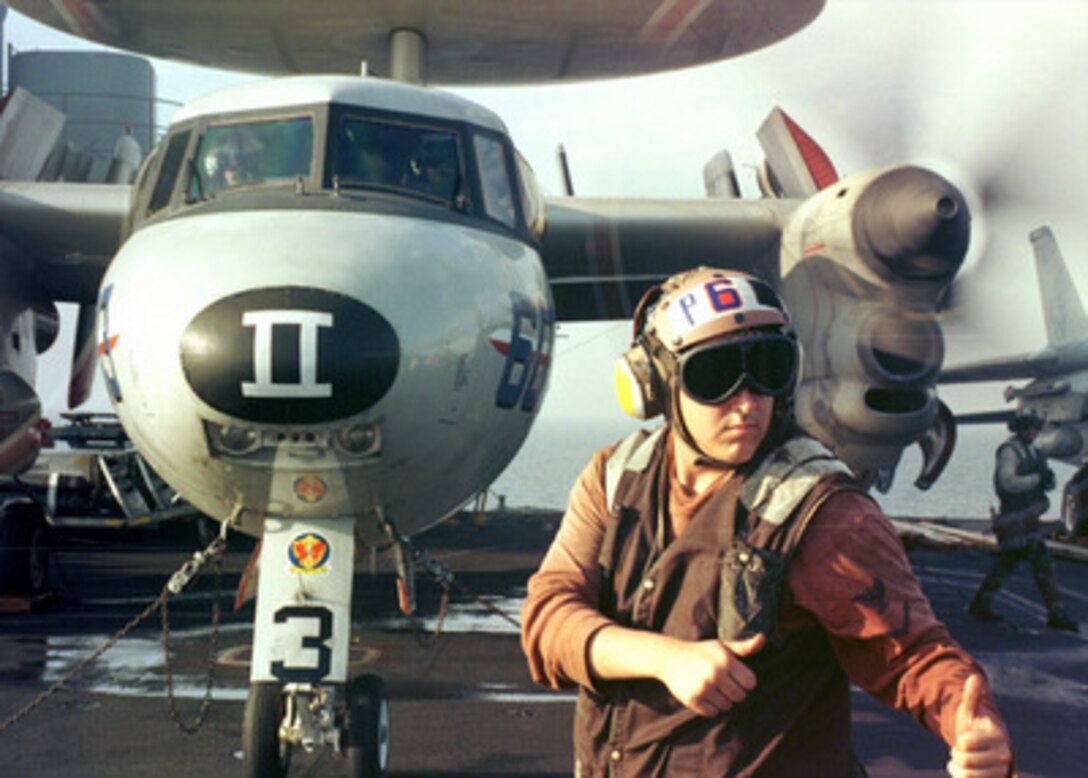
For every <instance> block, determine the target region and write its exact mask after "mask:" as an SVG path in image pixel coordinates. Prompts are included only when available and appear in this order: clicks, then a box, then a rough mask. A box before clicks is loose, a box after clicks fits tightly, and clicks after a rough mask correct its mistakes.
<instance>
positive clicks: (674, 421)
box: [665, 378, 736, 470]
mask: <svg viewBox="0 0 1088 778" xmlns="http://www.w3.org/2000/svg"><path fill="white" fill-rule="evenodd" d="M669 384H670V386H669V393H668V404H667V405H666V408H665V418H666V419H668V421H669V426H670V427H671V428H672V429H673V431H674V432H676V434H677V435H679V436H680V439H681V440H682V441H684V443H686V444H687V446H688V448H690V449H691V450H692V451H694V452H695V453H696V454H697V455H698V456H697V457H696V458H695V464H697V465H701V466H703V467H714V468H717V469H719V470H732V469H734V468H735V467H736V465H731V464H729V463H728V462H723V461H722V460H720V459H715V458H714V457H712V456H710V454H708V453H706V452H705V451H704V450H703V449H702V447H701V446H700V445H699V444H698V443H696V442H695V437H694V436H693V435H692V434H691V430H689V429H688V425H687V422H685V421H684V414H683V413H682V412H681V410H680V391H681V390H680V386H679V383H678V382H677V381H676V380H675V379H673V378H670V380H669Z"/></svg>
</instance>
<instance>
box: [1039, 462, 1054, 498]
mask: <svg viewBox="0 0 1088 778" xmlns="http://www.w3.org/2000/svg"><path fill="white" fill-rule="evenodd" d="M1039 475H1040V477H1041V481H1042V486H1043V491H1045V492H1049V491H1050V490H1051V489H1053V488H1054V487H1055V486H1057V485H1058V477H1057V476H1056V475H1054V471H1053V470H1051V469H1050V468H1049V467H1047V468H1044V469H1043V471H1042V472H1041V473H1040V474H1039Z"/></svg>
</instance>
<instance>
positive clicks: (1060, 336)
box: [1031, 226, 1088, 345]
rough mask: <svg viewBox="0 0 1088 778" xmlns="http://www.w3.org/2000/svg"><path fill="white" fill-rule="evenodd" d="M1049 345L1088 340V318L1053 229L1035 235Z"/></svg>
mask: <svg viewBox="0 0 1088 778" xmlns="http://www.w3.org/2000/svg"><path fill="white" fill-rule="evenodd" d="M1031 245H1032V248H1033V249H1034V250H1035V271H1036V273H1037V274H1038V277H1039V296H1040V298H1041V300H1042V303H1043V318H1044V320H1045V321H1046V338H1047V344H1048V345H1055V344H1058V343H1069V342H1072V341H1078V340H1088V316H1086V315H1085V313H1084V306H1083V305H1082V304H1081V300H1080V296H1079V295H1078V294H1077V288H1076V286H1074V285H1073V278H1072V276H1071V275H1070V274H1069V268H1068V266H1067V265H1066V264H1065V259H1064V258H1063V257H1062V252H1061V249H1059V248H1058V242H1057V241H1056V240H1055V239H1054V233H1053V232H1051V230H1050V228H1049V227H1045V226H1044V227H1039V228H1038V229H1035V230H1033V231H1032V233H1031Z"/></svg>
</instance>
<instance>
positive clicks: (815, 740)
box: [575, 431, 863, 778]
mask: <svg viewBox="0 0 1088 778" xmlns="http://www.w3.org/2000/svg"><path fill="white" fill-rule="evenodd" d="M666 446H667V436H666V435H665V434H663V433H662V432H661V431H659V432H658V433H656V434H653V435H649V436H647V434H646V433H636V434H635V435H633V436H632V437H630V438H628V439H627V440H625V441H624V442H623V443H621V444H620V445H619V446H618V447H617V449H616V451H615V452H613V454H612V456H611V457H610V459H609V462H608V463H607V464H606V476H605V481H606V494H607V495H608V500H609V509H610V518H609V523H608V525H607V528H606V531H605V536H604V539H603V541H602V546H601V551H600V555H599V563H600V566H601V570H602V579H601V594H600V603H599V604H600V608H601V611H602V612H603V613H605V614H606V615H608V616H610V617H611V618H613V619H615V620H616V621H617V622H618V623H619V624H621V625H623V626H628V627H634V628H638V629H648V630H653V631H656V632H660V633H663V634H666V635H672V636H674V637H677V638H681V639H684V640H702V639H707V638H715V637H717V638H720V639H722V640H734V639H741V638H744V637H748V636H751V635H754V634H756V633H757V632H761V631H762V632H766V633H767V636H768V641H767V644H766V645H765V646H764V648H763V649H762V650H761V651H760V652H759V653H757V654H756V655H754V656H753V657H750V658H749V659H746V660H745V661H746V662H747V663H748V665H749V666H750V667H751V668H752V669H753V670H754V671H755V673H756V676H757V677H758V679H759V681H758V684H757V686H756V688H755V689H754V690H753V691H752V692H751V693H750V694H749V696H748V698H747V699H746V700H745V701H744V702H743V703H741V704H739V705H737V706H735V707H733V708H732V709H731V710H729V711H727V712H725V713H722V714H719V715H718V716H715V717H712V718H705V717H701V716H699V715H697V714H696V713H694V712H693V711H691V710H689V709H687V708H685V707H684V706H683V705H681V704H680V703H679V702H678V701H677V700H676V699H675V698H674V697H673V696H672V695H671V694H670V693H669V691H668V689H667V688H666V687H665V686H664V684H662V683H660V682H658V681H656V680H636V681H623V682H598V683H597V684H596V688H595V689H582V690H581V692H580V694H579V699H578V704H577V708H576V718H575V768H576V769H575V774H576V776H581V777H582V778H587V777H588V776H606V775H608V776H649V775H666V774H667V775H684V776H688V775H691V776H733V775H752V774H755V773H756V772H758V774H759V775H760V776H779V775H781V776H796V775H800V774H802V773H803V774H804V775H808V776H852V775H858V774H863V773H860V772H859V769H860V768H859V765H858V763H857V760H856V758H855V757H854V754H853V748H852V743H851V734H850V697H849V690H848V684H847V679H846V677H845V675H844V674H843V672H842V670H841V668H840V667H839V664H838V662H837V661H836V658H835V656H834V654H833V653H832V650H831V647H830V645H829V644H828V641H827V639H826V636H825V634H824V632H823V630H822V629H820V628H819V627H818V626H816V625H815V624H814V625H813V626H811V627H807V628H804V629H800V630H796V631H790V632H786V631H783V630H781V629H780V628H779V625H778V600H779V594H780V592H781V589H782V586H783V585H784V583H785V578H786V574H785V568H786V564H787V563H788V560H789V557H790V555H791V553H792V552H793V550H794V548H796V546H797V544H798V542H799V541H800V539H801V535H802V533H803V532H804V530H805V527H806V525H807V524H808V521H809V520H810V519H811V517H812V515H813V514H814V513H815V512H816V511H817V509H818V508H819V506H820V505H822V504H823V502H824V500H825V499H827V497H829V496H830V495H831V494H832V493H834V492H835V491H839V490H842V489H859V490H860V487H859V486H858V485H857V484H856V482H855V481H854V480H853V479H852V478H851V477H850V476H849V471H848V470H847V468H846V466H845V465H843V464H842V463H841V462H840V461H839V460H837V459H835V458H834V457H833V455H832V454H831V453H830V452H829V451H828V450H827V449H825V448H824V447H823V446H821V445H820V444H819V443H817V442H816V441H814V440H811V439H809V438H803V437H798V438H793V439H791V440H789V441H787V442H786V443H784V444H783V445H781V446H780V447H778V448H777V449H775V450H773V451H771V452H770V453H769V454H768V455H767V456H766V457H765V458H764V460H763V462H762V464H761V465H760V466H759V468H758V469H757V470H756V471H755V472H754V473H752V474H751V475H750V476H748V477H747V478H739V477H735V478H730V479H728V480H727V481H726V482H725V483H724V484H723V485H722V486H721V487H720V488H719V489H718V491H717V492H716V493H715V494H714V495H712V496H711V497H710V498H709V499H707V500H706V501H705V502H704V503H703V504H702V505H701V506H700V507H699V508H698V509H697V510H696V511H695V513H694V515H693V516H692V517H691V520H690V523H689V524H688V525H687V527H686V528H685V529H684V531H683V532H682V533H681V535H680V536H679V537H678V538H675V539H673V540H672V541H671V542H669V543H668V545H665V543H664V536H665V535H664V533H665V527H666V523H667V521H668V517H667V516H666V515H665V509H664V507H663V506H665V505H667V484H668V478H669V474H668V468H667V464H666V463H667V458H666V455H665V454H666Z"/></svg>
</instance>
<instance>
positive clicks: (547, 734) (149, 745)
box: [0, 514, 1088, 778]
mask: <svg viewBox="0 0 1088 778" xmlns="http://www.w3.org/2000/svg"><path fill="white" fill-rule="evenodd" d="M557 520H558V516H556V515H555V514H513V515H508V516H502V517H493V518H491V519H489V520H488V522H487V523H485V525H484V526H483V527H482V528H480V527H476V526H474V525H473V524H471V523H470V522H468V521H462V522H459V523H451V524H447V525H443V526H441V527H438V528H436V529H435V530H434V531H432V532H431V533H428V534H427V535H425V536H424V537H423V545H424V546H425V547H426V548H427V549H428V550H429V551H430V552H431V553H432V555H433V556H435V557H436V558H438V559H439V560H441V561H442V562H444V563H445V564H446V565H448V566H449V567H450V568H452V569H453V570H454V572H455V573H456V574H457V577H458V582H459V583H460V584H461V585H463V586H464V587H466V588H467V589H468V590H469V591H471V592H473V593H476V594H478V595H480V596H482V597H484V598H485V599H486V600H487V601H488V602H489V603H491V604H492V605H493V606H494V607H496V608H498V609H500V610H501V611H503V612H504V613H506V614H508V615H510V616H511V617H514V618H516V617H517V612H518V607H519V603H520V598H521V596H522V595H523V593H524V585H525V581H526V579H527V578H528V576H529V574H530V573H531V572H532V571H533V570H534V569H535V567H536V564H537V562H538V561H539V559H540V556H541V555H542V554H543V551H544V549H545V547H546V545H547V543H548V541H549V540H550V537H551V534H552V532H553V531H554V526H555V523H556V522H557ZM233 545H234V548H232V550H231V551H230V552H229V553H228V555H227V557H226V559H225V563H224V572H223V582H222V592H221V594H220V597H219V599H220V602H221V603H222V610H223V614H222V620H221V621H222V624H221V629H220V635H219V642H220V645H219V652H218V657H219V661H217V662H216V671H215V672H216V678H215V692H214V699H213V702H212V704H211V707H210V710H209V713H208V717H207V721H206V723H205V725H204V726H203V728H202V729H201V730H200V731H199V732H198V733H197V734H195V735H188V734H185V733H184V732H182V731H181V730H180V729H179V728H178V726H177V725H176V724H175V723H174V721H173V719H172V718H171V715H170V711H169V707H168V702H167V699H166V693H165V687H166V673H165V669H164V662H163V648H162V625H161V620H160V618H159V615H158V614H157V613H156V614H155V615H154V616H152V617H151V618H150V619H149V620H148V621H146V622H144V623H143V624H141V625H140V626H139V627H137V628H136V629H134V630H133V631H132V633H131V634H130V635H129V636H128V637H126V638H125V639H124V640H122V641H121V642H120V643H118V645H117V646H115V647H114V648H112V649H111V650H110V651H108V652H107V653H106V654H105V655H104V656H103V657H102V658H101V659H100V660H99V661H98V662H96V663H95V664H94V665H92V666H91V667H90V668H89V669H88V670H87V671H86V672H84V673H82V674H81V675H80V676H79V677H78V678H77V679H75V680H74V681H73V682H72V683H70V684H69V685H67V686H66V687H65V688H64V689H63V690H62V691H61V692H59V693H57V694H56V695H54V696H52V697H51V698H49V699H48V700H46V701H45V702H44V703H42V704H41V705H40V706H39V707H38V708H37V709H35V710H33V711H32V712H30V713H29V714H28V715H27V716H26V717H25V718H23V719H22V720H20V721H18V722H17V723H15V724H14V725H12V726H11V727H9V728H8V729H7V730H6V731H4V732H0V765H3V769H2V771H0V772H3V774H7V775H26V776H73V777H79V776H102V775H110V776H134V777H135V776H140V778H144V777H146V776H161V778H168V777H172V776H201V777H202V778H207V776H212V775H214V776H219V775H233V774H239V773H240V771H241V755H240V753H239V743H240V738H241V727H242V707H243V704H244V699H245V694H246V679H247V675H248V671H247V668H246V666H245V660H246V657H247V653H248V646H249V642H250V639H251V631H250V619H251V617H252V605H249V606H247V607H246V608H245V609H243V610H242V611H241V612H240V613H235V612H234V611H233V610H232V607H231V606H232V602H233V596H234V589H235V587H236V586H237V583H238V579H239V576H240V574H241V571H242V569H243V568H244V565H245V563H246V561H247V560H248V557H249V551H250V550H251V548H252V546H251V545H250V544H248V543H246V542H245V541H244V540H243V541H241V542H239V543H236V544H233ZM195 547H196V543H195V540H190V536H189V534H188V533H187V532H186V531H184V530H183V529H173V530H169V531H167V532H159V533H146V534H144V535H116V534H115V535H99V536H97V537H92V538H76V539H69V540H67V541H65V543H64V545H63V547H62V548H60V549H59V550H58V553H57V554H56V558H55V565H54V568H53V570H52V579H53V583H54V585H55V587H56V590H57V593H58V594H57V598H56V599H55V601H54V602H53V603H52V607H50V608H40V609H37V610H35V611H32V612H29V613H19V614H13V613H6V614H0V720H3V719H7V718H8V717H9V716H11V715H12V714H14V713H15V712H16V711H18V710H20V708H22V707H23V705H24V704H25V703H26V702H27V701H29V700H31V699H32V698H34V697H35V696H36V695H37V694H38V693H39V692H41V691H42V690H43V689H45V688H47V687H48V686H49V685H50V684H51V683H53V682H54V681H56V680H57V679H58V678H60V677H61V676H62V675H63V674H64V673H66V672H67V671H68V669H70V668H71V667H72V666H74V665H75V664H76V663H78V662H79V661H80V660H81V659H82V658H83V657H85V656H87V655H88V654H90V653H91V652H92V651H94V650H95V648H97V647H98V646H99V645H100V644H101V643H102V642H103V641H104V640H105V639H106V638H107V637H109V636H110V635H112V634H113V633H115V632H116V631H117V630H118V629H120V628H121V627H122V626H124V625H125V623H126V622H128V621H129V620H130V619H131V618H132V617H133V616H135V615H136V614H138V613H139V612H141V611H142V610H144V608H145V607H146V606H147V605H148V603H150V602H151V601H152V600H153V599H154V597H155V596H156V595H157V594H158V592H159V591H160V590H161V588H162V585H163V583H164V582H165V580H166V578H167V577H168V575H169V574H170V573H171V572H172V571H173V570H175V569H176V568H177V567H178V566H179V565H180V564H181V563H182V562H183V561H184V560H185V559H186V558H188V556H189V554H190V553H191V552H192V550H193V549H194V548H195ZM911 559H912V562H913V563H914V565H915V571H916V573H917V574H918V576H919V578H920V579H921V581H922V583H923V586H924V587H925V589H926V591H927V593H928V594H929V596H930V598H931V600H932V601H933V604H934V607H935V609H936V610H937V613H938V615H939V616H941V617H942V618H943V619H944V620H945V621H946V623H947V624H948V625H949V628H950V629H951V630H952V633H953V634H954V635H955V636H956V637H957V639H959V640H960V641H961V642H962V643H963V644H964V645H965V646H966V647H967V648H968V649H969V650H970V651H972V653H974V654H975V655H976V656H977V657H978V658H979V659H980V660H981V661H982V663H983V664H984V665H985V666H986V668H987V670H988V672H989V673H990V675H991V679H992V682H993V685H994V688H995V691H996V694H997V698H998V702H999V704H1000V705H1001V708H1002V713H1003V714H1004V715H1005V717H1006V719H1007V720H1008V722H1009V726H1010V729H1011V730H1012V734H1013V738H1014V743H1015V747H1016V751H1017V755H1018V762H1019V765H1020V768H1021V774H1022V775H1031V776H1066V775H1080V774H1083V770H1084V765H1085V764H1088V744H1086V743H1085V742H1084V740H1083V738H1082V736H1081V734H1080V733H1081V732H1082V731H1083V722H1084V719H1085V715H1086V713H1088V565H1085V564H1082V563H1077V562H1070V561H1065V560H1057V561H1056V566H1057V577H1058V583H1059V586H1060V588H1061V590H1062V592H1063V594H1064V596H1065V597H1066V600H1067V604H1068V606H1069V610H1070V612H1071V613H1072V615H1073V616H1074V618H1077V619H1078V620H1080V621H1081V622H1082V624H1083V629H1084V630H1085V631H1084V632H1082V633H1081V634H1070V633H1064V632H1055V631H1053V630H1050V629H1047V628H1046V627H1045V626H1044V624H1043V618H1044V612H1043V608H1042V606H1041V605H1040V603H1039V600H1038V596H1037V594H1036V593H1035V590H1034V585H1033V583H1032V581H1031V576H1030V573H1029V571H1028V570H1027V569H1023V570H1021V571H1019V572H1018V573H1017V574H1016V576H1015V577H1014V579H1013V581H1012V582H1011V584H1010V586H1009V587H1008V589H1006V590H1005V591H1003V592H1002V593H1001V594H1000V595H999V597H998V599H997V600H996V603H995V606H996V608H997V609H998V610H999V611H1000V612H1001V613H1002V614H1003V615H1005V617H1006V620H1005V621H1004V622H1002V623H999V624H983V623H979V622H977V621H975V620H973V619H971V618H970V617H968V616H967V615H966V614H965V613H964V606H965V605H966V603H967V601H968V600H969V598H970V595H971V593H972V592H973V590H974V589H975V587H977V585H978V582H979V581H980V580H981V577H982V575H983V573H984V572H985V569H986V566H987V565H988V562H989V559H990V556H989V552H987V551H985V550H971V551H936V550H930V549H914V550H912V551H911ZM367 567H368V565H367V564H366V562H364V563H362V564H361V565H360V568H361V570H362V571H363V572H360V573H359V575H358V578H357V583H356V591H357V596H356V602H355V623H356V630H355V632H356V634H357V636H358V641H359V642H358V646H357V647H356V650H355V651H354V654H353V656H354V657H355V658H356V659H357V660H358V662H359V663H360V664H366V666H367V671H368V672H375V673H378V674H380V675H382V676H383V677H384V678H385V680H386V683H387V686H388V691H389V694H390V698H391V717H392V756H391V761H390V773H391V775H394V776H432V775H433V776H470V775H519V776H559V775H569V774H570V764H571V759H570V728H571V721H572V716H573V709H572V708H573V706H572V700H573V697H572V696H571V695H559V694H553V693H549V692H547V691H544V690H541V689H538V688H536V687H534V686H533V684H532V683H531V682H530V681H529V678H528V674H527V672H526V669H525V665H524V660H523V658H522V655H521V652H520V649H519V646H518V640H517V636H516V632H515V629H514V626H513V625H512V624H510V623H509V622H507V621H506V620H504V619H503V618H501V617H500V616H497V615H495V614H494V613H493V612H491V611H489V610H487V609H486V608H483V607H482V606H480V605H479V604H478V603H477V602H476V601H475V600H474V599H473V598H472V597H470V596H468V595H466V594H464V593H462V592H460V591H458V592H455V593H454V596H453V599H452V601H451V604H450V608H449V612H448V615H447V617H446V618H445V620H444V623H443V629H442V633H441V635H440V636H439V637H438V639H437V640H433V641H432V640H427V639H425V638H426V637H427V636H430V635H432V634H433V633H432V630H433V626H434V616H435V615H436V614H437V612H438V605H439V589H438V587H437V586H436V585H434V584H432V583H430V582H429V581H425V580H423V579H421V581H420V583H419V598H420V612H421V614H422V615H423V616H424V617H425V618H424V621H423V622H422V623H420V624H415V625H413V624H412V623H410V622H408V621H407V620H406V619H404V618H403V617H400V616H399V615H398V614H397V613H396V610H395V597H394V584H393V577H392V574H391V572H390V569H389V566H388V564H387V562H386V561H384V560H379V561H378V563H377V565H376V573H375V574H373V575H372V574H371V573H370V572H367V571H366V570H367ZM214 597H215V576H214V575H213V574H212V571H211V570H209V571H208V572H207V573H205V574H203V575H202V576H201V577H200V578H199V579H198V581H197V582H196V584H195V585H194V587H193V588H191V589H190V590H189V591H188V592H186V593H185V594H184V595H183V596H182V597H181V598H180V599H178V600H173V601H171V605H170V609H169V615H170V634H171V639H172V646H173V649H174V653H175V659H174V662H173V673H174V682H175V688H176V695H177V697H178V703H177V704H178V708H179V712H180V714H181V716H182V718H183V719H185V720H187V721H190V720H192V719H193V718H194V717H195V716H196V714H197V713H198V711H199V709H200V699H201V697H202V694H203V689H204V683H205V678H206V670H207V667H208V645H209V640H210V637H211V630H210V624H211V602H212V600H213V599H214ZM417 628H418V631H417ZM421 642H422V643H433V644H431V645H426V646H425V645H421ZM854 701H855V713H854V735H855V741H856V749H857V751H858V753H859V755H860V756H861V758H862V760H863V761H864V762H865V764H866V765H867V767H868V768H869V772H870V775H872V776H889V777H890V776H937V775H942V774H944V772H943V764H944V761H945V759H946V754H945V749H944V747H943V745H942V744H941V743H940V742H939V741H938V740H937V739H936V738H934V737H933V736H932V735H929V734H928V733H926V732H924V731H923V730H921V729H920V728H919V727H918V726H917V725H916V724H915V723H914V722H913V721H912V720H910V719H909V718H908V717H906V716H904V715H902V714H896V713H891V712H888V711H886V710H884V709H883V708H881V707H880V706H879V705H878V704H877V703H875V702H873V701H872V700H871V699H870V698H868V697H867V696H866V695H864V694H862V693H856V694H855V695H854ZM342 772H343V765H342V763H341V762H339V761H338V760H336V759H335V758H333V757H332V756H331V755H323V756H320V757H305V758H301V759H297V760H296V763H295V766H294V770H293V771H292V775H330V776H331V775H338V774H341V773H342Z"/></svg>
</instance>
